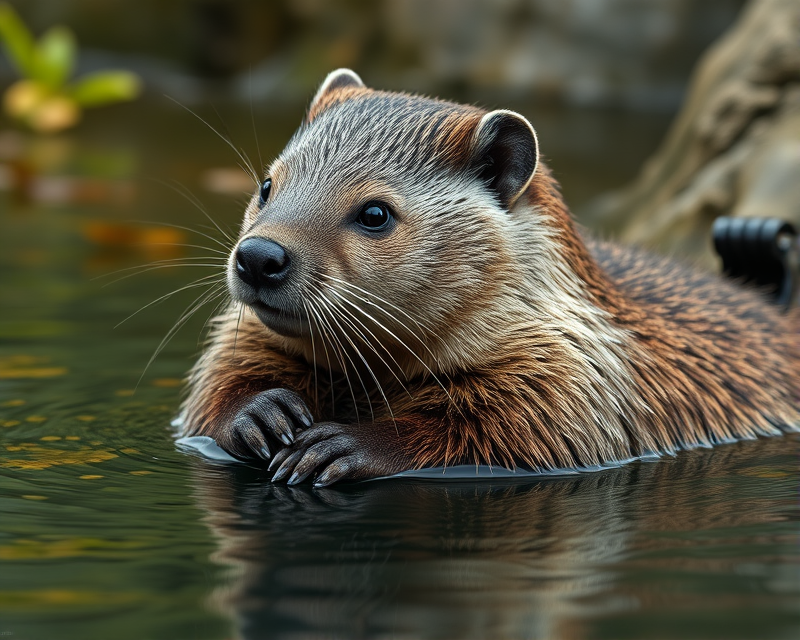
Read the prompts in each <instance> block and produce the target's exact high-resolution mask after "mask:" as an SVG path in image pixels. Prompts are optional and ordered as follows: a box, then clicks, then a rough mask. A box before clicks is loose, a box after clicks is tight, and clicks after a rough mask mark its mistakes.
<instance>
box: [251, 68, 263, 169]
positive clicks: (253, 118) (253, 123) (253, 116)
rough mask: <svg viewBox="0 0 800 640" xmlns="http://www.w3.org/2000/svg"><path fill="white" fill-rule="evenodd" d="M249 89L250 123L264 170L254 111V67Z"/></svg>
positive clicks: (259, 160) (260, 163)
mask: <svg viewBox="0 0 800 640" xmlns="http://www.w3.org/2000/svg"><path fill="white" fill-rule="evenodd" d="M247 90H248V93H249V94H250V124H252V125H253V138H255V141H256V151H258V166H259V168H260V169H262V170H263V168H264V159H263V158H262V157H261V144H260V143H259V141H258V138H259V136H258V131H257V130H256V116H255V114H254V113H253V67H250V74H249V76H248V78H247Z"/></svg>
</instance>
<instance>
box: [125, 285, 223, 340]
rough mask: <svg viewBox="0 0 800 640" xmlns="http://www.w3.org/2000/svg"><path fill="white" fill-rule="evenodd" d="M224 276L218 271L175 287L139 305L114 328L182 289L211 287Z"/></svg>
mask: <svg viewBox="0 0 800 640" xmlns="http://www.w3.org/2000/svg"><path fill="white" fill-rule="evenodd" d="M224 277H225V276H220V275H219V274H217V273H212V274H211V275H208V276H203V277H202V278H198V279H197V280H195V281H194V282H190V283H189V284H187V285H184V286H182V287H179V288H178V289H175V290H174V291H170V292H169V293H165V294H164V295H163V296H159V297H158V298H156V299H155V300H152V301H151V302H148V303H147V304H146V305H144V306H143V307H139V308H138V309H137V310H136V311H134V312H133V313H132V314H130V315H129V316H128V317H127V318H125V319H124V320H120V321H119V322H118V323H117V324H115V325H114V328H115V329H116V328H117V327H119V326H120V325H121V324H123V323H125V322H127V321H128V320H130V319H131V318H133V316H135V315H137V314H139V313H141V312H142V311H144V310H145V309H147V308H148V307H152V306H153V305H154V304H158V303H159V302H163V301H164V300H167V299H168V298H171V297H172V296H174V295H175V294H178V293H180V292H181V291H186V290H187V289H195V288H197V287H210V286H211V285H213V284H218V283H221V282H224ZM211 278H216V280H211ZM209 280H210V282H209Z"/></svg>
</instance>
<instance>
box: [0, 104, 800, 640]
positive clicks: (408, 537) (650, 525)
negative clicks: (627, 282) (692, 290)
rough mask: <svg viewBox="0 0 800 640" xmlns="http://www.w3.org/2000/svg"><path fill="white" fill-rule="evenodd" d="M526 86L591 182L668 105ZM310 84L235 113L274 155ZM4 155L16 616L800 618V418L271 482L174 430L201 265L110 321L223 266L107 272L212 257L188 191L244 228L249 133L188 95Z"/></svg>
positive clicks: (4, 579)
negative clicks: (596, 104) (594, 454)
mask: <svg viewBox="0 0 800 640" xmlns="http://www.w3.org/2000/svg"><path fill="white" fill-rule="evenodd" d="M513 106H514V107H515V108H517V109H518V110H520V111H521V112H523V113H525V114H526V115H528V116H529V117H530V118H531V119H532V121H533V122H534V124H535V125H536V126H537V127H538V128H539V132H540V141H541V144H542V148H543V150H544V153H545V155H547V156H549V158H550V159H551V164H552V165H553V167H554V168H555V171H556V173H557V175H559V176H561V177H562V178H563V181H564V184H565V192H566V194H567V197H568V198H569V199H570V200H572V201H573V202H575V203H577V204H580V202H581V201H585V200H586V199H587V198H589V197H591V196H592V195H594V194H596V193H598V192H599V191H600V190H602V189H604V188H608V187H609V186H613V185H616V184H619V183H622V182H624V181H625V180H627V179H629V178H631V177H632V175H633V173H634V172H635V169H636V167H637V166H638V164H639V163H640V162H641V161H642V159H643V157H645V156H646V155H647V153H648V151H649V149H650V148H652V146H653V145H654V144H655V143H656V142H657V140H658V137H659V136H660V135H661V133H662V132H663V128H664V125H665V119H664V118H661V117H643V116H641V117H638V118H634V117H632V116H620V115H615V114H609V113H575V112H560V113H557V112H552V111H549V112H548V111H541V112H537V111H536V110H532V109H531V108H526V106H525V105H513ZM299 109H300V107H298V108H297V109H296V110H283V111H281V112H280V113H272V112H262V111H260V110H258V109H256V113H255V116H254V118H253V120H254V121H255V122H256V128H257V129H258V130H259V138H260V145H259V148H257V147H256V146H255V145H254V143H253V134H252V122H251V118H250V113H249V110H245V111H242V110H236V109H234V108H232V107H231V108H227V109H226V108H222V109H221V110H220V112H221V113H220V117H221V119H222V120H223V121H224V122H225V124H226V126H227V127H228V128H229V129H230V132H231V135H232V137H233V138H234V139H235V140H236V141H237V143H239V144H240V145H241V146H243V147H244V148H245V150H246V151H247V152H248V153H249V154H250V155H251V156H253V157H254V159H255V158H257V157H258V154H259V153H261V154H263V156H264V159H265V160H266V158H267V157H270V156H272V155H274V154H275V153H277V152H278V151H279V149H280V147H281V146H282V144H283V143H284V142H285V141H286V139H287V137H288V135H289V132H290V130H291V127H292V126H293V125H294V123H296V122H297V121H298V119H299V115H300V110H299ZM203 115H204V117H209V118H210V119H212V120H213V119H214V118H215V117H216V114H214V112H213V111H209V113H206V112H203ZM4 135H5V134H4ZM0 162H4V163H5V164H4V165H3V166H4V169H3V173H2V174H0V177H2V175H5V180H6V182H7V183H8V182H9V181H10V180H11V179H12V178H13V179H15V180H20V179H21V178H20V176H22V178H24V180H23V182H24V184H25V185H27V186H25V188H24V189H23V190H22V191H23V193H17V194H16V195H13V194H12V193H11V192H9V191H5V192H0V207H2V208H1V209H0V225H1V226H0V301H2V302H0V636H2V637H9V638H19V639H23V638H24V639H50V638H59V639H62V640H63V639H73V638H74V639H76V640H77V639H80V640H85V639H87V638H117V639H128V638H130V639H143V638H153V639H158V638H164V639H182V638H198V639H200V638H203V639H205V638H208V639H223V638H233V637H243V638H293V639H300V638H323V637H324V638H536V639H550V638H576V639H577V638H774V639H779V638H797V637H800V504H799V503H798V487H800V471H799V470H798V455H800V438H798V437H796V436H790V437H785V438H781V439H773V440H762V441H757V442H747V443H740V444H735V445H728V446H722V447H719V448H717V449H715V450H711V451H706V450H696V451H690V452H685V453H682V454H680V455H679V456H677V457H676V458H668V459H664V460H661V461H658V462H641V463H634V464H630V465H627V466H625V467H623V468H619V469H613V470H608V471H603V472H597V473H592V474H584V475H580V476H575V477H567V478H549V479H544V480H530V479H528V480H526V481H519V480H517V481H481V482H461V483H436V482H428V481H420V480H389V481H381V482H371V483H363V484H357V485H350V486H338V487H335V488H331V489H325V490H312V489H310V488H309V487H305V486H301V487H295V488H287V487H286V486H273V485H271V484H270V483H269V482H266V481H265V477H264V475H263V473H262V472H261V471H259V470H258V469H255V468H249V467H247V466H244V465H235V466H225V465H221V464H214V463H212V462H208V461H205V460H202V459H199V458H196V457H192V456H189V455H187V454H184V453H181V452H179V451H177V450H176V449H175V446H174V442H173V440H172V437H171V434H170V431H169V422H170V419H171V418H172V417H173V416H174V414H175V412H176V408H177V405H178V402H179V394H180V379H181V377H182V376H183V375H184V373H185V371H186V370H187V368H188V367H189V366H190V364H191V362H192V360H193V358H194V357H195V355H196V353H197V352H198V350H199V340H200V338H201V335H202V325H203V322H204V321H205V319H206V318H207V317H208V315H209V314H210V313H211V312H212V307H213V305H209V306H207V307H204V308H203V309H202V310H201V311H200V312H199V313H198V314H196V315H195V317H193V318H192V319H191V320H190V321H189V322H188V323H187V325H186V326H185V327H184V329H183V330H182V331H181V332H179V333H178V334H177V337H176V338H175V339H174V340H173V341H172V342H171V343H170V344H169V346H168V347H167V348H166V349H164V351H163V352H162V353H161V354H160V355H159V356H158V358H156V359H155V360H154V362H153V363H152V364H151V365H150V366H149V368H147V371H146V372H145V373H144V375H142V373H143V371H144V370H145V367H146V366H147V363H148V360H149V359H150V357H151V355H152V354H153V352H154V351H155V350H156V348H157V347H158V345H159V343H160V341H161V339H162V338H163V337H164V335H165V334H166V333H167V331H168V330H169V328H170V326H171V325H172V323H173V322H174V321H175V320H176V319H177V318H178V317H179V316H180V314H181V313H182V312H183V310H184V309H185V308H186V307H187V306H190V305H191V304H192V301H193V300H195V298H196V297H197V296H198V295H201V294H202V293H203V291H204V289H202V288H198V289H188V290H186V291H184V292H181V293H180V294H178V295H176V296H175V297H174V298H169V299H167V300H164V301H163V303H161V304H158V305H154V306H153V307H149V308H147V309H144V310H143V311H142V312H141V313H139V314H137V315H135V316H134V317H132V318H131V319H130V320H128V321H126V322H124V323H123V324H121V325H120V326H119V327H116V328H115V325H117V324H118V323H119V322H120V321H122V320H124V319H125V318H126V317H127V316H129V315H130V314H132V313H134V312H135V311H136V310H137V309H139V308H140V307H142V306H143V305H146V304H147V303H148V302H150V301H152V300H155V299H157V298H158V297H160V296H163V295H164V294H166V293H168V292H170V291H172V290H175V289H177V288H179V287H181V286H184V285H186V284H188V283H190V282H192V281H193V280H194V279H195V278H198V277H203V276H206V275H209V274H213V273H214V272H215V271H214V269H215V267H214V266H211V267H204V266H195V267H186V268H176V269H173V268H157V269H152V270H150V271H146V272H144V273H141V274H139V275H136V276H135V277H131V278H126V279H124V280H120V281H117V282H112V281H113V280H114V279H115V278H118V277H120V276H123V275H127V274H128V273H131V272H121V273H119V274H117V275H116V276H109V275H108V274H110V273H112V272H115V271H117V270H120V269H126V268H129V267H132V266H135V265H139V264H147V263H152V262H154V261H166V260H175V261H176V262H194V263H197V265H207V264H211V265H213V264H214V260H216V258H217V257H218V256H219V255H220V254H217V253H215V252H213V251H209V249H213V248H219V245H217V244H216V240H212V239H210V238H208V237H205V236H204V235H201V234H207V235H210V236H213V237H214V238H219V234H217V233H216V232H215V231H214V230H213V228H211V229H209V228H208V227H210V226H211V225H210V223H209V222H208V220H207V219H206V218H205V217H204V216H203V214H201V213H200V212H199V211H198V210H197V209H195V208H194V207H193V205H192V204H190V203H189V202H187V200H186V199H184V198H183V197H181V196H180V195H179V194H178V193H176V189H177V190H181V189H184V188H185V189H188V190H189V191H190V192H191V193H192V194H193V197H197V198H198V199H200V200H201V201H202V204H203V206H204V207H205V208H206V209H207V210H208V212H209V213H210V214H211V215H212V217H214V219H215V220H216V221H218V222H219V224H220V225H221V226H223V228H226V229H227V228H230V229H234V228H235V225H236V223H237V220H238V215H239V210H240V204H241V202H243V201H244V198H245V195H244V191H243V190H244V189H247V188H248V187H247V186H246V185H245V186H243V187H242V188H241V190H242V194H241V195H231V194H226V195H220V194H218V193H214V191H215V190H219V189H220V186H219V185H220V182H221V183H225V184H223V186H224V189H223V190H225V191H231V190H233V191H236V189H237V188H238V187H237V184H238V183H236V180H235V173H234V172H232V170H231V169H230V168H231V167H235V158H234V157H233V155H232V153H231V152H230V151H229V150H227V149H226V147H225V146H224V144H222V143H221V142H219V140H218V139H216V138H215V136H214V134H213V133H211V132H209V130H208V129H207V128H205V127H204V126H203V125H201V124H199V123H198V122H197V121H196V120H195V119H194V118H193V117H192V116H190V115H188V114H187V113H186V112H185V111H182V110H181V109H179V108H176V107H174V106H169V105H158V106H155V107H153V106H146V105H145V106H142V105H130V106H129V107H124V108H120V109H118V110H113V111H112V110H109V111H108V112H106V113H98V114H97V116H96V117H95V119H94V120H92V121H90V122H88V123H86V125H85V126H84V127H83V128H82V129H81V130H80V132H79V133H76V134H73V135H71V136H66V137H63V138H59V139H56V140H51V141H33V140H29V139H19V138H16V137H9V136H7V135H5V137H2V136H0ZM220 168H222V169H223V170H221V171H219V170H217V171H212V172H211V173H209V170H214V169H220ZM9 176H10V177H9ZM14 176H17V177H16V178H14ZM226 176H227V177H226ZM231 176H234V178H232V177H231ZM231 181H232V182H233V185H231V184H230V183H231ZM176 185H177V186H176ZM25 194H27V196H26V195H25ZM132 221H145V222H144V223H141V222H136V223H134V222H132ZM168 225H179V226H181V227H191V228H193V229H196V230H197V231H198V232H199V233H193V232H189V231H186V230H184V229H179V228H176V227H173V226H168ZM175 245H202V246H204V247H206V248H205V249H202V248H195V247H186V246H175ZM166 264H168V263H166V262H161V263H159V267H161V266H162V265H166ZM140 377H141V380H140Z"/></svg>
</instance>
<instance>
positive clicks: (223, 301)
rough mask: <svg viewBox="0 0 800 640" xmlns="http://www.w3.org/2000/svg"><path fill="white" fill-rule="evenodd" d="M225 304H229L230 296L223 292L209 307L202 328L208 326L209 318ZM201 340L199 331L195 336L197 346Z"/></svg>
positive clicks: (201, 333)
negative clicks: (212, 305) (216, 301)
mask: <svg viewBox="0 0 800 640" xmlns="http://www.w3.org/2000/svg"><path fill="white" fill-rule="evenodd" d="M226 304H230V297H229V296H225V295H224V294H223V295H221V296H220V301H219V302H218V303H217V304H216V305H215V306H214V308H213V309H211V313H209V314H208V317H207V318H206V320H205V322H204V323H203V328H208V325H209V323H210V322H211V318H213V317H214V316H216V315H217V314H219V310H220V309H221V308H222V307H223V306H224V305H226ZM202 340H203V332H202V331H201V332H200V334H199V335H198V336H197V346H198V347H199V346H200V344H201V342H202Z"/></svg>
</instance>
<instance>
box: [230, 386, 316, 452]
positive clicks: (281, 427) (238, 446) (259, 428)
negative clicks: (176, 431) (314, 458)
mask: <svg viewBox="0 0 800 640" xmlns="http://www.w3.org/2000/svg"><path fill="white" fill-rule="evenodd" d="M313 421H314V419H313V417H312V416H311V412H310V411H309V410H308V407H306V403H305V402H304V401H303V399H302V398H301V397H300V396H299V395H298V394H297V393H295V392H294V391H290V390H288V389H269V390H268V391H262V392H261V393H257V394H256V395H254V396H252V397H251V398H249V399H248V400H247V402H246V403H245V404H244V405H243V406H242V407H240V408H239V411H238V413H237V414H236V416H235V417H234V418H233V420H232V421H231V422H230V424H229V425H228V426H227V428H225V429H224V430H223V432H222V433H220V434H216V440H217V444H218V445H219V446H221V447H222V448H223V449H225V450H226V451H227V452H228V453H230V454H231V455H233V456H236V457H237V458H241V459H244V460H247V459H252V458H261V459H262V460H269V459H270V458H271V457H272V452H273V451H275V450H276V449H278V448H280V447H282V446H284V445H287V446H288V445H290V444H292V443H293V442H294V441H295V431H296V430H297V429H298V428H307V427H310V426H311V424H312V423H313Z"/></svg>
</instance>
